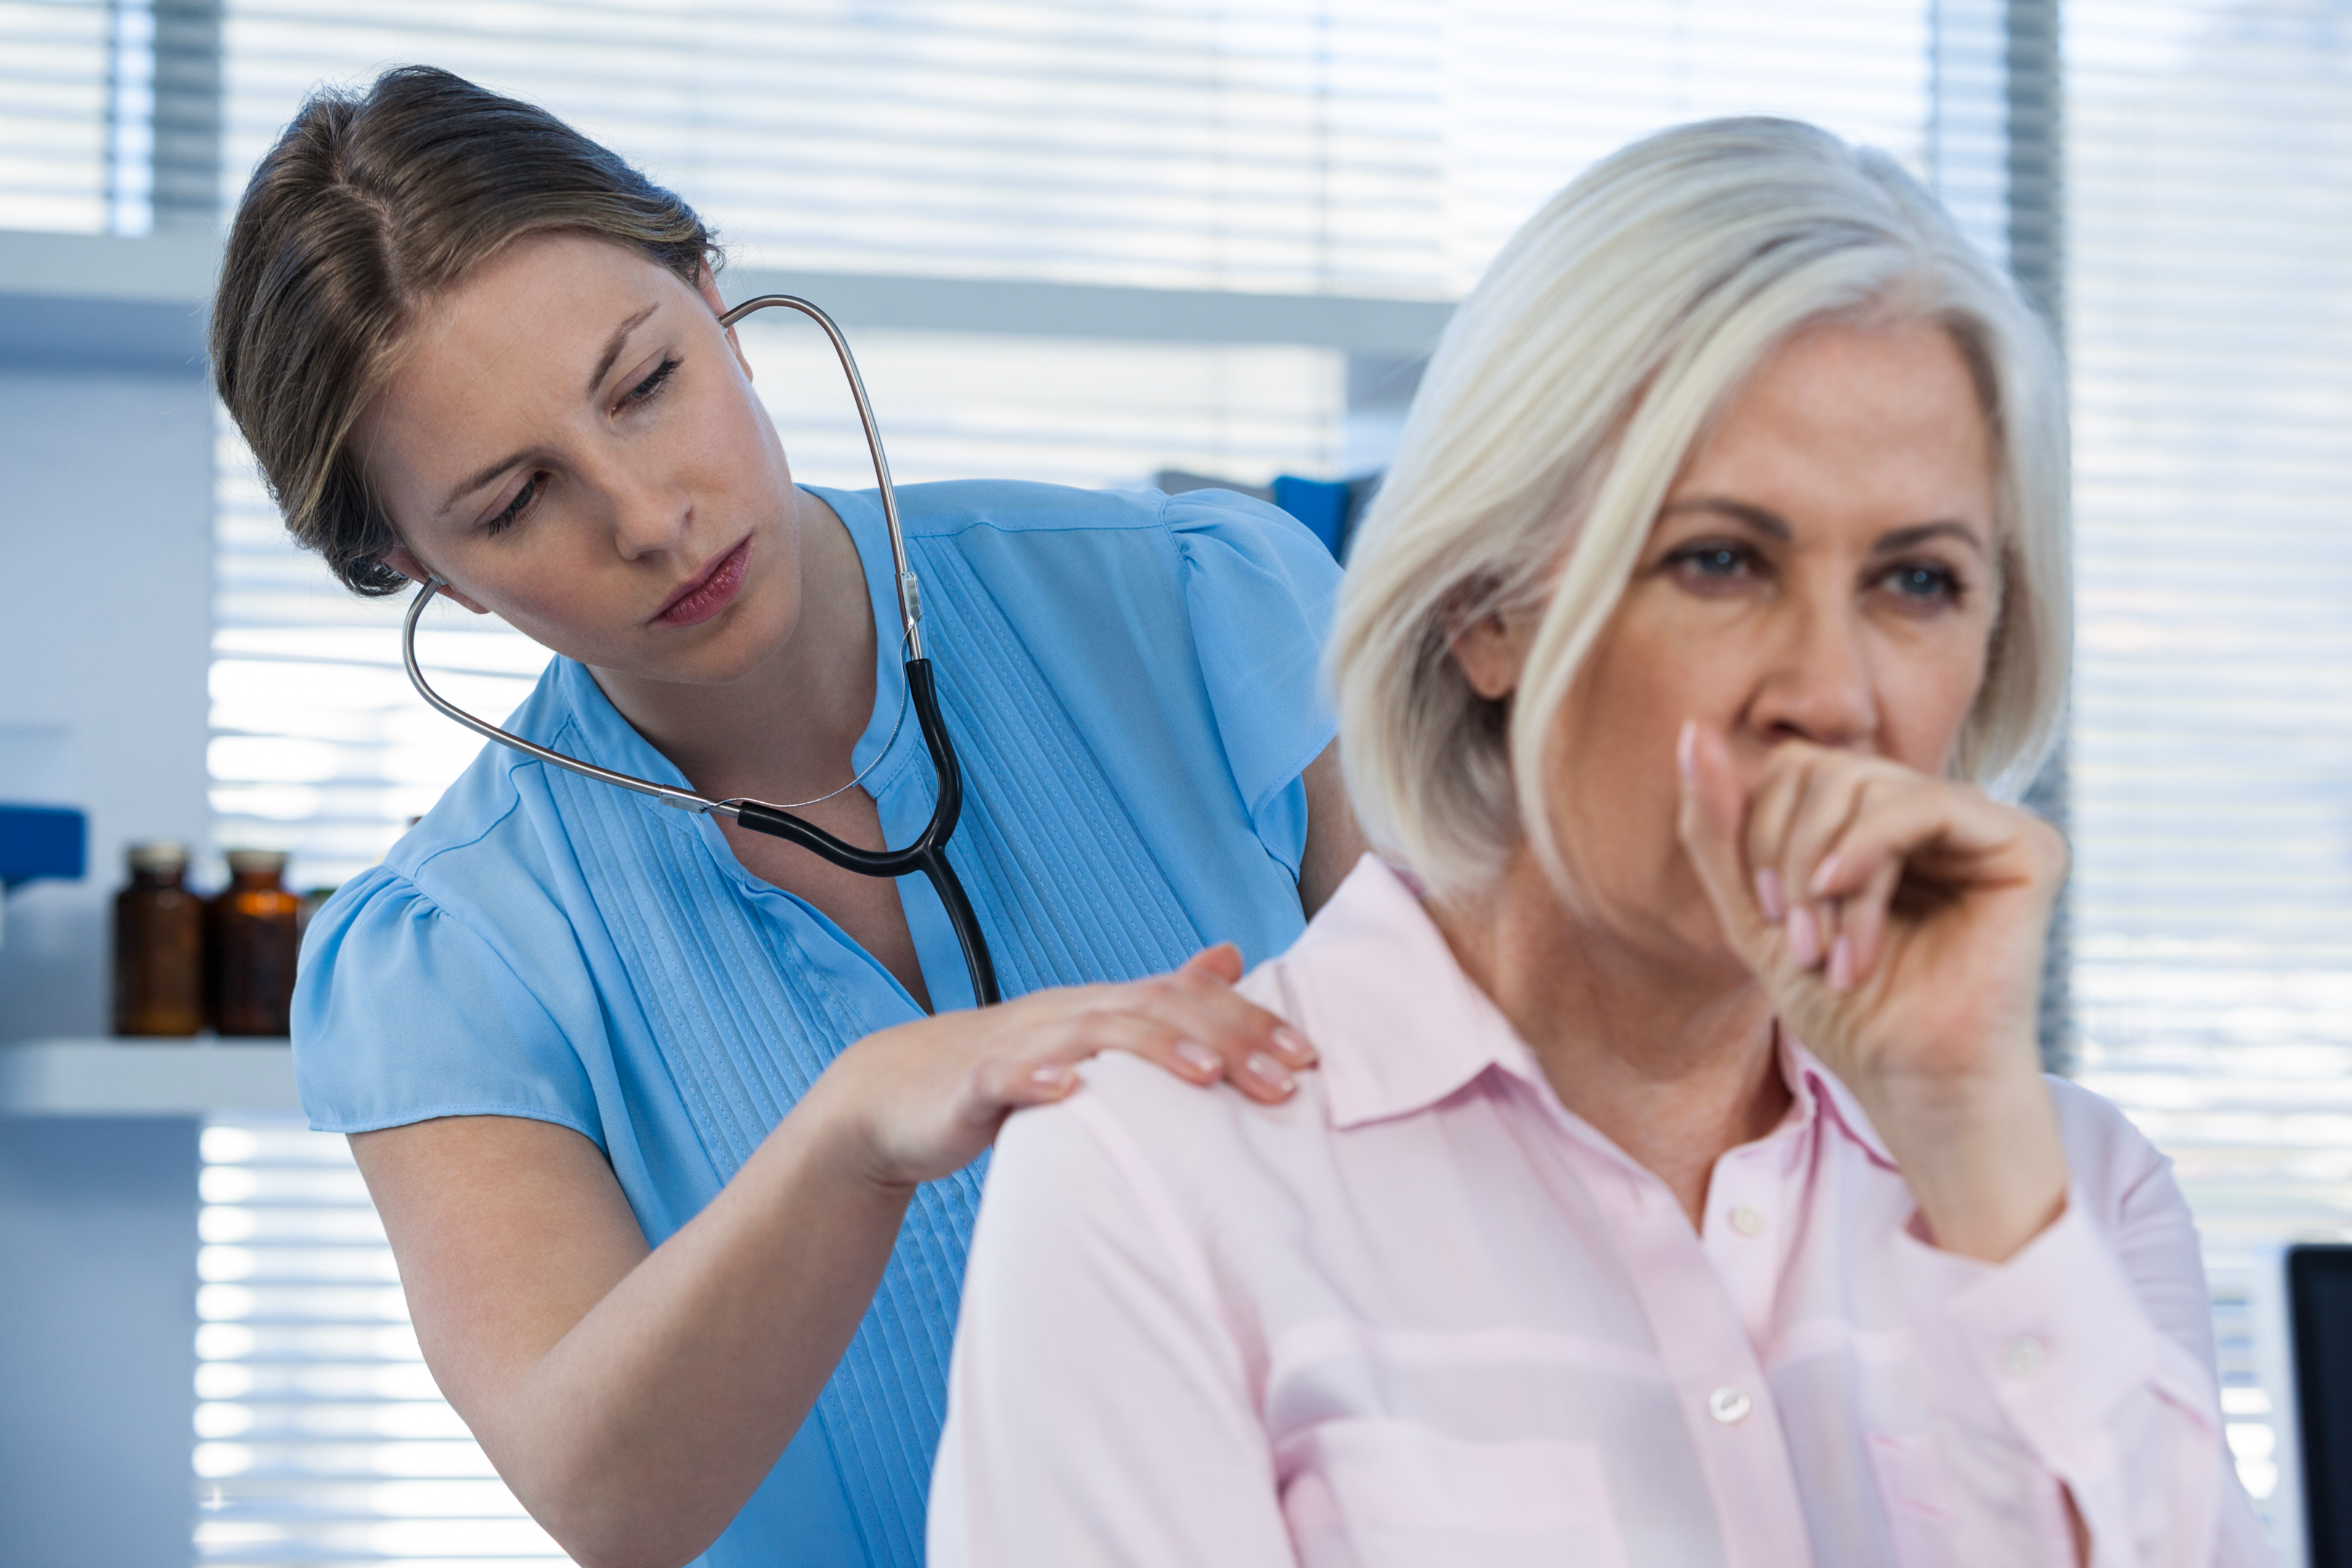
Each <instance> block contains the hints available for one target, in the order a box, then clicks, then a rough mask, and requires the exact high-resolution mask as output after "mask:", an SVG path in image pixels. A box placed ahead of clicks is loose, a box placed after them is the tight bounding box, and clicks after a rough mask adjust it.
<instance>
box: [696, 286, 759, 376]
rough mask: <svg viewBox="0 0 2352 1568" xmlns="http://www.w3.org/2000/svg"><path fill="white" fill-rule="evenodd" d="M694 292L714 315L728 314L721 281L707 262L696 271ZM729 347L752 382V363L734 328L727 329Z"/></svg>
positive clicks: (736, 361) (744, 373)
mask: <svg viewBox="0 0 2352 1568" xmlns="http://www.w3.org/2000/svg"><path fill="white" fill-rule="evenodd" d="M694 291H695V292H696V293H698V294H699V295H701V296H702V302H703V303H704V304H706V305H708V306H709V307H710V313H711V314H712V315H714V316H723V315H725V314H726V313H727V298H726V296H725V295H723V294H721V293H719V279H718V277H717V275H715V274H714V273H713V272H712V271H711V270H710V264H709V262H707V261H706V262H704V263H703V264H702V265H701V267H700V268H697V269H696V271H695V274H694ZM727 346H728V347H729V348H730V349H732V350H734V351H735V363H737V364H740V365H741V366H742V367H743V379H744V380H745V381H750V380H751V361H750V360H748V359H745V358H744V357H743V345H742V344H741V343H740V342H736V341H735V329H734V328H732V327H730V328H728V329H727Z"/></svg>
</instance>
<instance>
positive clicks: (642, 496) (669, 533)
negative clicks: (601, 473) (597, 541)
mask: <svg viewBox="0 0 2352 1568" xmlns="http://www.w3.org/2000/svg"><path fill="white" fill-rule="evenodd" d="M608 505H609V507H610V509H611V510H610V523H611V527H612V530H613V543H614V548H615V549H617V550H618V551H619V552H621V557H622V559H623V560H625V561H635V560H637V559H638V558H640V557H642V556H646V555H652V554H656V553H657V552H661V551H664V550H668V549H671V548H672V547H674V546H675V545H677V543H678V542H679V541H680V540H683V539H684V538H685V537H686V534H687V526H688V523H689V522H690V521H692V519H693V516H694V503H693V500H692V498H691V497H689V496H688V495H687V494H685V493H684V492H683V491H681V490H679V489H675V488H673V487H671V486H668V485H664V484H658V483H650V482H646V481H643V480H640V479H636V478H635V477H634V476H614V479H613V480H612V481H611V488H610V489H609V491H608Z"/></svg>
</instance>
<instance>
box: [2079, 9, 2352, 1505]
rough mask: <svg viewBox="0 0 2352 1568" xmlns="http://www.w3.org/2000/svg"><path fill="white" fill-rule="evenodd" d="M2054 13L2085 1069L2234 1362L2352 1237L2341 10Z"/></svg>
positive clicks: (2346, 84) (2348, 16)
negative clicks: (2061, 106) (2261, 1314)
mask: <svg viewBox="0 0 2352 1568" xmlns="http://www.w3.org/2000/svg"><path fill="white" fill-rule="evenodd" d="M2065 16H2066V27H2065V35H2064V70H2065V93H2066V126H2067V130H2066V160H2067V172H2066V192H2067V227H2068V257H2069V260H2068V266H2067V270H2066V294H2067V301H2068V302H2067V313H2068V326H2069V332H2068V346H2069V352H2070V355H2071V358H2072V362H2073V375H2074V454H2075V559H2076V569H2077V573H2078V578H2077V582H2078V590H2077V592H2078V599H2077V604H2078V608H2079V614H2080V626H2079V632H2078V645H2077V661H2076V673H2075V699H2074V776H2073V784H2074V852H2075V869H2074V921H2075V926H2074V953H2075V961H2074V996H2075V1005H2076V1016H2077V1021H2078V1026H2079V1028H2080V1031H2081V1037H2082V1046H2081V1051H2082V1062H2083V1073H2082V1077H2083V1079H2084V1081H2085V1082H2086V1083H2088V1084H2090V1085H2091V1086H2092V1087H2093V1088H2095V1089H2099V1090H2100V1091H2101V1092H2103V1093H2105V1094H2107V1095H2109V1096H2111V1097H2113V1098H2114V1099H2116V1100H2117V1101H2119V1102H2120V1103H2122V1104H2123V1105H2124V1106H2125V1107H2126V1108H2127V1109H2128V1110H2130V1112H2131V1114H2132V1115H2133V1117H2134V1118H2135V1120H2136V1121H2138V1123H2139V1124H2140V1126H2141V1127H2143V1128H2144V1129H2145V1130H2146V1131H2147V1132H2148V1133H2149V1134H2150V1136H2152V1137H2153V1138H2154V1139H2155V1140H2156V1142H2158V1144H2159V1145H2160V1146H2162V1147H2163V1148H2164V1149H2165V1150H2166V1151H2167V1152H2169V1153H2170V1154H2171V1155H2172V1156H2173V1157H2174V1159H2175V1160H2176V1162H2177V1165H2176V1170H2177V1173H2178V1174H2179V1178H2180V1180H2181V1183H2182V1184H2183V1186H2184V1187H2185V1188H2186V1190H2187V1191H2188V1193H2189V1197H2190V1200H2191V1202H2192V1203H2193V1204H2194V1205H2195V1206H2196V1209H2197V1213H2198V1218H2199V1222H2200V1226H2201V1228H2202V1230H2203V1232H2204V1236H2205V1242H2206V1247H2207V1254H2208V1261H2209V1265H2210V1268H2212V1270H2213V1274H2214V1279H2215V1284H2216V1289H2217V1296H2218V1297H2219V1298H2220V1300H2221V1305H2222V1307H2223V1309H2224V1310H2223V1312H2222V1316H2221V1327H2222V1330H2223V1336H2224V1358H2225V1363H2228V1362H2229V1361H2230V1360H2231V1358H2232V1357H2233V1356H2234V1357H2236V1358H2237V1359H2238V1360H2239V1361H2240V1362H2241V1363H2242V1362H2243V1359H2244V1356H2245V1353H2246V1352H2245V1344H2244V1339H2245V1331H2244V1321H2243V1318H2244V1314H2243V1301H2244V1290H2245V1287H2246V1283H2247V1281H2248V1279H2250V1277H2251V1271H2252V1269H2253V1268H2255V1267H2256V1266H2257V1264H2258V1262H2259V1260H2260V1258H2261V1254H2262V1250H2263V1248H2264V1247H2267V1246H2269V1245H2272V1244H2273V1243H2275V1242H2277V1241H2280V1240H2283V1239H2285V1238H2287V1237H2294V1236H2297V1235H2319V1236H2341V1235H2342V1234H2344V1233H2345V1231H2346V1229H2347V1226H2352V1072H2347V1068H2352V620H2348V619H2347V605H2352V441H2347V435H2346V433H2347V430H2352V13H2347V11H2346V9H2345V8H2344V6H2342V5H2337V4H2328V3H2325V0H2229V3H2221V0H2132V3H2130V4H2122V3H2118V0H2075V3H2074V4H2072V5H2069V6H2068V7H2067V10H2066V13H2065ZM2232 1397H2233V1400H2234V1402H2235V1411H2234V1414H2236V1415H2241V1416H2244V1417H2247V1419H2245V1420H2243V1421H2241V1422H2239V1423H2237V1424H2236V1426H2233V1430H2232V1433H2231V1436H2232V1440H2233V1443H2234V1444H2235V1445H2236V1446H2237V1447H2239V1449H2240V1453H2241V1460H2242V1462H2241V1473H2242V1475H2244V1476H2245V1477H2246V1479H2247V1480H2248V1481H2249V1484H2250V1486H2252V1488H2253V1489H2254V1490H2256V1491H2257V1493H2258V1494H2259V1493H2263V1492H2266V1491H2267V1489H2268V1485H2267V1483H2268V1481H2269V1480H2270V1479H2272V1471H2271V1470H2270V1465H2271V1455H2272V1449H2273V1444H2274V1439H2273V1436H2272V1434H2271V1433H2270V1431H2269V1428H2268V1426H2267V1424H2266V1423H2264V1422H2263V1421H2261V1420H2259V1419H2256V1418H2258V1417H2260V1416H2262V1415H2264V1414H2265V1413H2266V1412H2265V1410H2264V1408H2263V1402H2262V1401H2261V1399H2260V1395H2259V1394H2258V1393H2257V1392H2256V1391H2255V1390H2253V1389H2252V1388H2251V1387H2247V1388H2244V1389H2242V1391H2240V1392H2236V1393H2234V1394H2233V1396H2232Z"/></svg>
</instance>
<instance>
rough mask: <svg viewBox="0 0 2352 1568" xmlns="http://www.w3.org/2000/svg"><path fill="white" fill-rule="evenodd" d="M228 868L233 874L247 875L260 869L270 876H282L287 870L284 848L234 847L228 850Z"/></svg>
mask: <svg viewBox="0 0 2352 1568" xmlns="http://www.w3.org/2000/svg"><path fill="white" fill-rule="evenodd" d="M228 868H229V872H230V874H231V875H233V876H238V877H243V876H247V875H249V874H251V873H253V872H256V871H260V872H264V873H266V874H268V875H269V876H272V877H277V876H282V875H283V874H284V873H285V870H286V851H285V850H283V849H232V850H230V851H229V852H228Z"/></svg>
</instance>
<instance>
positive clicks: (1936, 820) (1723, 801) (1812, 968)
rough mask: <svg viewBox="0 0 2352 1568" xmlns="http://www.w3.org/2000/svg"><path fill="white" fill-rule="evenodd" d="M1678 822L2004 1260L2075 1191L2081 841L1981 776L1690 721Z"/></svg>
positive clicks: (1935, 1228)
mask: <svg viewBox="0 0 2352 1568" xmlns="http://www.w3.org/2000/svg"><path fill="white" fill-rule="evenodd" d="M1678 761H1679V763H1680V771H1681V775H1682V780H1683V784H1682V791H1683V798H1682V811H1681V837H1682V840H1683V846H1684V849H1685V853H1687V854H1688V855H1689V857H1690V859H1691V863H1692V864H1693V866H1694V867H1695V868H1696V869H1697V872H1698V875H1699V879H1700V881H1701V882H1702V883H1703V884H1704V885H1705V887H1706V893H1707V898H1708V901H1709V902H1710V903H1711V904H1712V905H1713V906H1714V909H1715V911H1716V916H1717V920H1718V921H1720V922H1721V923H1722V926H1723V930H1724V934H1725V936H1726V938H1727V940H1728V942H1730V944H1731V947H1732V949H1733V950H1734V951H1735V952H1737V953H1738V956H1739V958H1740V960H1741V962H1742V963H1745V964H1746V965H1747V966H1748V969H1749V970H1750V971H1751V972H1752V973H1754V974H1755V975H1756V977H1757V979H1758V980H1759V983H1760V984H1762V985H1763V986H1764V988H1765V990H1766V991H1767V993H1768V994H1769V995H1770V997H1771V1000H1772V1004H1773V1008H1774V1012H1775V1015H1776V1016H1778V1017H1779V1018H1780V1021H1781V1022H1782V1023H1783V1024H1784V1025H1785V1026H1787V1027H1788V1028H1789V1029H1790V1031H1792V1032H1793V1033H1794V1034H1795V1036H1796V1037H1797V1038H1798V1039H1800V1040H1801V1041H1802V1042H1804V1044H1805V1047H1807V1048H1808V1049H1809V1050H1811V1052H1813V1054H1814V1055H1815V1056H1817V1057H1819V1058H1821V1060H1822V1064H1823V1065H1824V1066H1826V1067H1828V1068H1830V1070H1831V1071H1832V1072H1834V1073H1836V1074H1837V1076H1838V1077H1839V1078H1840V1079H1842V1080H1843V1082H1844V1083H1845V1085H1846V1086H1847V1088H1849V1089H1852V1090H1853V1094H1854V1097H1855V1098H1856V1099H1857V1100H1860V1101H1861V1102H1862V1106H1863V1109H1864V1110H1866V1111H1867V1112H1868V1113H1869V1115H1870V1118H1871V1121H1872V1122H1873V1124H1874V1126H1875V1127H1876V1128H1877V1130H1878V1132H1879V1135H1880V1136H1881V1137H1883V1138H1885V1140H1886V1143H1887V1147H1888V1149H1889V1151H1890V1152H1892V1153H1893V1154H1894V1155H1895V1163H1896V1164H1897V1165H1898V1166H1899V1167H1901V1169H1902V1172H1903V1174H1904V1178H1905V1180H1906V1182H1907V1183H1908V1184H1910V1186H1911V1189H1912V1192H1913V1194H1914V1195H1915V1196H1916V1198H1917V1200H1918V1203H1919V1207H1920V1212H1921V1214H1922V1215H1923V1216H1924V1217H1925V1218H1926V1221H1927V1228H1928V1231H1929V1233H1930V1235H1931V1237H1932V1239H1933V1240H1934V1242H1935V1243H1936V1245H1937V1246H1938V1247H1943V1248H1945V1249H1946V1250H1948V1251H1952V1252H1957V1253H1961V1254H1965V1255H1967V1256H1970V1257H1974V1258H1982V1259H1985V1260H1987V1261H1991V1262H2000V1261H2004V1260H2006V1259H2007V1258H2010V1257H2011V1256H2013V1255H2014V1254H2015V1253H2016V1252H2017V1251H2018V1250H2019V1249H2020V1248H2021V1247H2024V1246H2025V1245H2026V1244H2027V1243H2028V1242H2030V1241H2032V1239H2033V1237H2036V1236H2038V1235H2040V1234H2041V1233H2042V1230H2043V1229H2045V1228H2046V1227H2047V1226H2049V1225H2050V1224H2051V1223H2052V1222H2053V1220H2055V1219H2056V1218H2057V1216H2058V1215H2059V1214H2060V1213H2062V1212H2063V1209H2064V1207H2065V1199H2066V1187H2067V1171H2066V1161H2065V1151H2064V1148H2063V1145H2062V1143H2061V1142H2060V1139H2059V1133H2058V1121H2057V1111H2056V1108H2055V1107H2054V1105H2053V1102H2052V1100H2051V1098H2050V1091H2049V1088H2048V1086H2047V1085H2046V1084H2045V1083H2044V1082H2043V1081H2042V1065H2041V1055H2040V1015H2041V994H2042V954H2043V949H2044V944H2045V942H2046V941H2047V938H2048V934H2049V929H2050V918H2051V911H2052V909H2053V906H2054V904H2055V902H2056V900H2057V896H2058V890H2059V888H2060V887H2061V885H2062V884H2063V882H2064V880H2065V876H2066V868H2067V852H2066V845H2065V840H2064V839H2063V837H2061V836H2060V835H2059V833H2058V831H2057V829H2056V828H2054V827H2053V826H2051V825H2050V824H2049V823H2047V822H2045V821H2043V820H2042V818H2041V817H2038V816H2034V815H2033V814H2032V813H2031V812H2029V811H2025V810H2022V809H2021V808H2019V807H2016V806H2012V805H2003V804H2001V803H2000V802H1999V801H1996V800H1993V799H1992V798H1991V797H1990V796H1988V795H1985V794H1984V793H1983V792H1982V791H1981V790H1979V789H1977V788H1975V787H1974V786H1973V785H1970V784H1961V783H1958V782H1955V781H1953V780H1950V779H1944V778H1937V777H1934V776H1932V775H1930V774H1927V773H1920V772H1917V771H1916V770H1914V769H1911V768H1908V767H1905V766H1904V765H1902V764H1901V763H1895V762H1891V761H1889V760H1887V759H1885V758H1884V757H1879V756H1874V755H1870V754H1867V753H1863V752H1853V751H1844V750H1837V749H1832V748H1827V747H1822V746H1816V745H1811V744H1809V743H1806V742H1800V741H1794V740H1791V741H1787V742H1781V743H1780V744H1776V745H1774V746H1773V747H1772V748H1771V749H1770V751H1769V752H1768V753H1767V754H1766V755H1765V757H1764V758H1763V760H1762V762H1761V764H1760V766H1758V767H1755V768H1752V769H1750V770H1748V773H1749V776H1748V777H1747V778H1745V779H1743V778H1742V777H1741V772H1742V770H1741V769H1740V768H1738V766H1736V765H1735V763H1734V761H1733V757H1732V752H1731V750H1730V747H1729V745H1728V744H1727V742H1726V740H1725V739H1724V737H1722V736H1721V735H1719V734H1717V733H1715V732H1713V731H1708V730H1706V729H1703V728H1701V727H1699V726H1697V725H1696V724H1694V725H1690V726H1686V727H1685V731H1684V733H1683V738H1682V750H1681V756H1680V758H1679V759H1678Z"/></svg>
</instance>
